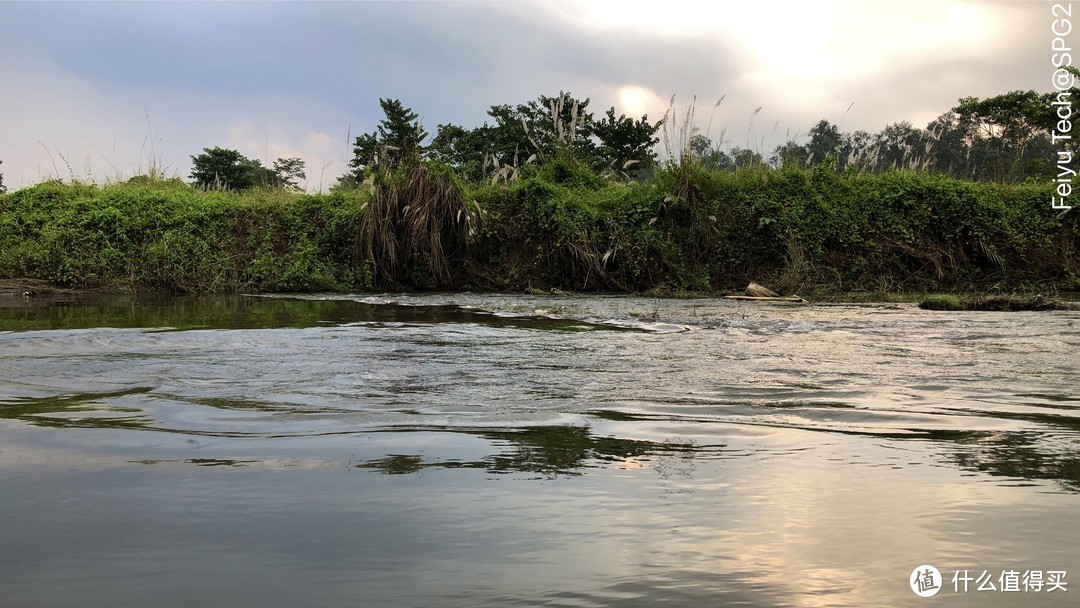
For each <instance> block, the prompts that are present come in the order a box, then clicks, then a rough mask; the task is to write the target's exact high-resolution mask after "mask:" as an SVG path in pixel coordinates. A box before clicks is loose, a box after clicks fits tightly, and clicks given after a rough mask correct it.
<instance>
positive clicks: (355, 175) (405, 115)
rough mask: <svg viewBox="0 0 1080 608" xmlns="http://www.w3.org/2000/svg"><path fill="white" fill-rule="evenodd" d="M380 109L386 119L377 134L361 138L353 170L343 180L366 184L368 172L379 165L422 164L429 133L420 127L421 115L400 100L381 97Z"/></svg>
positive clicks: (367, 134) (357, 139)
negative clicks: (365, 179)
mask: <svg viewBox="0 0 1080 608" xmlns="http://www.w3.org/2000/svg"><path fill="white" fill-rule="evenodd" d="M379 106H380V107H381V108H382V111H383V115H384V116H385V118H383V119H382V120H380V121H379V125H378V127H377V128H376V129H375V131H373V132H371V133H366V134H363V135H359V136H357V138H356V142H355V145H354V147H353V157H352V160H351V161H349V166H350V167H351V168H352V171H351V172H350V173H349V174H348V175H346V176H344V177H343V178H342V180H343V181H352V182H354V183H360V182H362V181H363V180H364V178H365V177H366V173H367V169H368V168H369V167H371V166H372V165H373V164H375V163H376V162H385V163H387V166H388V167H395V166H397V165H399V164H401V163H403V162H409V163H417V162H419V161H420V154H421V152H422V150H423V146H422V145H421V144H422V142H423V141H424V139H425V138H426V137H427V136H428V133H427V131H425V130H424V128H423V127H422V126H420V120H419V116H418V115H417V114H416V112H413V111H412V109H411V108H406V107H405V106H403V105H401V101H400V100H397V99H383V98H381V97H380V98H379Z"/></svg>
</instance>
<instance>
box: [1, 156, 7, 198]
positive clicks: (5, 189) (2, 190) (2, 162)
mask: <svg viewBox="0 0 1080 608" xmlns="http://www.w3.org/2000/svg"><path fill="white" fill-rule="evenodd" d="M2 164H4V161H2V160H0V165H2ZM5 192H7V187H5V186H4V174H3V173H0V194H4V193H5Z"/></svg>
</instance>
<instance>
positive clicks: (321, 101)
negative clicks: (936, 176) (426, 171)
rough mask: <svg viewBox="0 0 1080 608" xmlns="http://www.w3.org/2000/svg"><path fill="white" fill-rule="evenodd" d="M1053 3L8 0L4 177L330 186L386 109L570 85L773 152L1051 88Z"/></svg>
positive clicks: (492, 100)
mask: <svg viewBox="0 0 1080 608" xmlns="http://www.w3.org/2000/svg"><path fill="white" fill-rule="evenodd" d="M1053 4H1054V3H1052V2H1042V1H992V0H983V1H971V0H969V1H959V0H878V1H874V2H868V1H865V0H796V1H790V2H788V1H783V0H771V1H769V2H749V1H743V2H731V1H715V0H714V1H713V2H682V1H680V0H665V1H663V2H651V1H643V0H617V1H595V2H589V1H583V0H578V1H571V2H561V1H515V2H509V1H502V2H480V1H470V2H465V1H450V0H444V1H440V2H405V1H397V2H236V3H232V2H175V3H173V2H116V3H113V2H11V1H5V0H0V161H3V164H2V165H0V173H2V174H3V176H4V184H5V185H7V186H8V188H9V190H10V189H16V188H21V187H25V186H29V185H32V184H34V183H37V182H40V181H43V180H46V179H51V178H57V177H59V178H61V179H64V180H68V179H78V180H82V181H92V182H96V183H106V182H110V181H119V180H121V179H126V178H128V177H131V176H133V175H138V174H141V173H145V172H146V171H147V169H148V168H149V167H151V166H154V167H157V168H159V169H163V170H164V171H165V172H166V173H167V174H168V175H170V176H172V175H175V176H178V177H180V178H182V179H185V180H186V179H188V176H189V173H190V171H191V156H192V155H195V154H199V153H201V152H202V150H203V149H204V148H210V147H214V146H221V147H224V148H232V149H236V150H239V151H240V152H241V153H242V154H244V155H245V156H248V157H249V158H253V159H258V160H261V161H263V163H264V164H266V165H270V164H271V163H272V162H273V160H274V159H276V158H288V157H301V158H303V159H304V160H305V162H306V165H307V183H306V184H305V186H306V187H307V189H308V190H309V191H318V190H320V189H321V190H325V189H328V188H329V187H330V186H331V185H332V184H333V183H334V181H335V180H336V178H337V177H338V176H339V175H341V174H342V173H343V172H344V171H345V170H346V165H347V163H348V159H349V157H350V155H351V147H350V141H351V138H354V137H355V136H356V135H357V134H359V133H365V132H371V131H373V130H374V129H375V127H376V125H377V123H378V120H379V119H380V118H382V112H381V110H380V108H379V103H378V100H379V98H396V99H400V100H401V101H402V102H403V103H404V105H405V106H407V107H411V108H412V109H413V110H414V111H416V112H417V113H418V114H419V115H420V119H421V121H422V123H423V125H424V127H425V128H426V129H427V131H428V132H429V133H434V132H435V131H436V130H437V127H438V125H439V124H445V123H454V124H458V125H463V126H466V127H476V126H480V125H481V124H483V122H484V121H485V119H488V118H489V117H487V115H486V112H487V110H488V109H489V108H490V107H491V106H492V105H497V104H512V105H516V104H518V103H525V102H527V101H530V100H534V99H536V98H538V97H539V96H540V95H549V96H555V95H557V94H558V93H559V92H560V91H568V92H570V93H571V94H573V95H574V96H575V97H578V98H582V99H583V98H589V99H590V100H591V101H590V105H589V108H590V109H592V110H594V114H595V115H596V116H597V117H598V118H599V117H600V116H602V115H603V114H604V112H605V111H606V109H607V108H609V107H614V108H615V109H616V114H623V113H625V114H627V115H629V116H633V117H635V118H638V117H640V116H641V115H643V114H647V116H648V118H649V119H650V120H651V121H656V120H659V119H660V118H662V117H663V115H664V113H665V111H667V110H668V108H669V104H670V103H671V98H672V96H673V95H674V96H675V102H674V103H675V107H676V111H677V114H678V116H679V119H680V120H682V119H683V118H685V113H686V110H687V109H688V107H689V105H690V104H691V103H692V102H693V101H694V100H695V99H696V109H695V120H694V122H695V124H696V125H697V127H698V128H699V129H700V130H701V132H702V133H706V134H708V135H709V137H710V138H711V139H713V140H720V139H723V140H725V146H724V147H730V146H732V145H738V146H742V147H751V148H755V149H760V150H761V151H763V152H765V153H766V155H767V153H768V151H771V150H772V149H774V148H775V147H776V146H777V145H781V144H783V143H785V142H786V141H788V140H795V141H799V142H800V143H801V142H802V141H805V139H806V136H805V134H806V132H807V131H809V130H810V128H811V127H812V126H813V125H814V124H815V123H816V122H817V121H819V120H822V119H825V120H828V121H830V122H832V123H833V124H839V125H840V128H841V131H844V132H850V131H855V130H865V131H868V132H871V133H874V132H877V131H880V130H881V129H883V128H884V127H885V126H887V125H889V124H892V123H896V122H901V121H909V122H911V123H912V124H913V125H915V126H916V127H925V126H926V124H927V123H929V122H930V121H931V120H933V119H934V118H936V117H937V116H939V115H941V114H943V113H945V112H947V111H948V110H949V109H950V108H952V107H954V106H955V105H956V103H957V100H958V99H959V98H961V97H968V96H974V97H980V98H984V97H990V96H994V95H998V94H1001V93H1005V92H1008V91H1012V90H1017V89H1022V90H1028V89H1035V90H1038V91H1049V90H1051V84H1050V75H1051V73H1052V67H1051V65H1050V54H1051V51H1050V44H1051V40H1052V39H1053V35H1052V34H1051V32H1050V28H1051V23H1052V21H1053V17H1052V16H1051V7H1052V6H1053ZM1078 9H1080V4H1078ZM1077 19H1078V20H1080V16H1078V17H1077ZM1071 38H1075V36H1072V37H1071ZM721 98H722V99H723V101H722V103H720V105H719V106H717V105H716V104H717V101H718V100H720V99H721ZM758 108H760V110H758ZM721 135H722V137H721Z"/></svg>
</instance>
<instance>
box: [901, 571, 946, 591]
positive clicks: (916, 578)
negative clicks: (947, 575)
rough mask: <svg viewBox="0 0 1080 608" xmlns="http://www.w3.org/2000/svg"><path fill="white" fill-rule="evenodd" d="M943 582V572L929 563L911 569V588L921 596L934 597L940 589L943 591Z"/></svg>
mask: <svg viewBox="0 0 1080 608" xmlns="http://www.w3.org/2000/svg"><path fill="white" fill-rule="evenodd" d="M941 582H942V581H941V573H940V572H938V569H937V568H935V567H933V566H931V565H929V564H923V565H921V566H919V567H918V568H915V569H914V570H912V571H911V576H910V577H908V583H910V584H911V590H912V591H914V592H915V595H917V596H919V597H934V596H935V595H937V593H938V591H941Z"/></svg>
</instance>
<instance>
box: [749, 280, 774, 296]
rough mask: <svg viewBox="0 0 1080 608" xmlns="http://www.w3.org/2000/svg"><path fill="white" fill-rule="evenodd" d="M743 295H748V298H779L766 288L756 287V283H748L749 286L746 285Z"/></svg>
mask: <svg viewBox="0 0 1080 608" xmlns="http://www.w3.org/2000/svg"><path fill="white" fill-rule="evenodd" d="M743 293H744V294H746V295H748V296H751V297H754V298H779V297H781V296H780V294H778V293H776V292H775V291H773V290H771V289H769V288H768V287H762V286H761V285H758V284H757V283H750V284H749V285H747V286H746V289H745V290H744V292H743Z"/></svg>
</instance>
